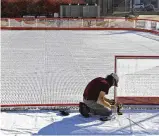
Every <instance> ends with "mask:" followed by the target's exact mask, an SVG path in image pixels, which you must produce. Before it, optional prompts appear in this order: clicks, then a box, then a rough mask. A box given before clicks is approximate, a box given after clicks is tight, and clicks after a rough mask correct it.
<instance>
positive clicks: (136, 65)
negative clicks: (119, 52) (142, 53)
mask: <svg viewBox="0 0 159 136" xmlns="http://www.w3.org/2000/svg"><path fill="white" fill-rule="evenodd" d="M117 73H118V74H119V78H120V82H119V87H118V88H117V96H126V97H128V96H138V97H142V96H145V97H158V96H159V91H158V90H159V57H154V58H147V59H146V58H144V59H140V58H135V57H134V58H126V57H125V59H124V58H122V59H120V58H119V59H117Z"/></svg>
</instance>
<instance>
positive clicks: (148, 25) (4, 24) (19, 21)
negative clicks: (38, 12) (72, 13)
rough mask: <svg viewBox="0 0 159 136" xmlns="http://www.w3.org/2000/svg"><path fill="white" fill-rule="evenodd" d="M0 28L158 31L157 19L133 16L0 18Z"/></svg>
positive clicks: (158, 23) (158, 22)
mask: <svg viewBox="0 0 159 136" xmlns="http://www.w3.org/2000/svg"><path fill="white" fill-rule="evenodd" d="M1 29H16V30H21V29H22V30H25V29H26V30H27V29H34V30H35V29H36V30H40V29H47V30H49V29H51V30H53V29H82V30H83V29H90V30H91V29H138V30H140V29H141V30H143V29H144V30H150V31H154V32H156V33H159V21H157V20H146V19H135V18H130V19H125V18H98V19H97V18H89V19H83V18H81V19H80V18H78V19H73V18H1Z"/></svg>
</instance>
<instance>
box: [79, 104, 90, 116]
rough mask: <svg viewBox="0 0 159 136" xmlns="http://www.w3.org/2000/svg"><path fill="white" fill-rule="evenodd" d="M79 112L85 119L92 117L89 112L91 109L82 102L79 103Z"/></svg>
mask: <svg viewBox="0 0 159 136" xmlns="http://www.w3.org/2000/svg"><path fill="white" fill-rule="evenodd" d="M79 112H80V114H81V115H82V116H84V117H85V118H88V117H89V116H90V115H89V112H90V109H89V107H88V106H87V105H86V104H85V103H83V102H80V103H79Z"/></svg>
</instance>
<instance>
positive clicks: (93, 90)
mask: <svg viewBox="0 0 159 136" xmlns="http://www.w3.org/2000/svg"><path fill="white" fill-rule="evenodd" d="M118 82H119V77H118V76H117V74H116V73H111V74H110V75H108V76H107V77H106V78H103V77H97V78H95V79H93V80H92V81H91V82H89V83H88V85H87V86H86V88H85V90H84V93H83V103H80V105H79V111H80V113H81V114H82V115H83V116H84V117H89V113H93V114H95V115H100V116H110V115H111V114H112V109H113V108H115V105H114V104H112V103H113V101H112V100H109V99H108V98H106V95H107V94H108V93H109V89H110V87H112V86H116V87H117V86H118Z"/></svg>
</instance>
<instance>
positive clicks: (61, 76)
mask: <svg viewBox="0 0 159 136" xmlns="http://www.w3.org/2000/svg"><path fill="white" fill-rule="evenodd" d="M1 38H2V41H1V59H2V61H1V84H2V86H1V96H2V98H1V103H2V104H19V103H23V104H24V103H25V104H29V103H47V104H48V103H61V102H63V103H66V102H73V103H78V102H79V101H81V100H82V93H83V90H84V88H85V86H86V84H87V83H88V82H89V81H90V80H91V79H93V78H95V77H97V76H102V77H105V76H106V75H107V74H109V73H111V72H113V71H114V55H139V56H141V55H147V56H150V55H156V56H159V37H158V36H156V35H152V34H149V33H143V32H133V31H29V30H27V31H2V32H1ZM158 65H159V64H157V65H156V66H158ZM59 91H60V92H59ZM111 94H112V95H113V91H112V92H110V95H111ZM52 96H53V97H52ZM110 97H111V96H110ZM55 98H56V99H55ZM58 98H60V99H58ZM0 128H1V130H0V135H1V136H3V135H16V136H18V135H19V136H20V135H63V134H65V135H71V134H72V135H144V136H145V135H159V112H158V110H150V111H147V110H142V111H139V110H138V111H133V110H127V111H124V115H122V116H118V117H117V118H116V119H115V120H112V121H107V122H101V121H99V120H98V119H97V118H88V119H85V118H83V117H82V116H80V115H79V113H78V112H74V113H71V114H70V115H69V116H67V117H63V116H61V115H59V113H58V112H54V111H19V112H1V115H0Z"/></svg>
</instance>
